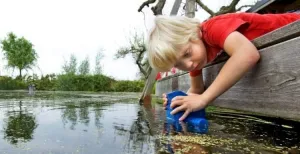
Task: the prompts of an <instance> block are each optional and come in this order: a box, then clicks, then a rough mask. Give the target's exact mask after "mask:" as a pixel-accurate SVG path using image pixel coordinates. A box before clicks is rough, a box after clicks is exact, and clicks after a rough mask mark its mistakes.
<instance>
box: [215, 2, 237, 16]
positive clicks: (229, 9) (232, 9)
mask: <svg viewBox="0 0 300 154" xmlns="http://www.w3.org/2000/svg"><path fill="white" fill-rule="evenodd" d="M239 2H240V0H232V1H231V3H230V4H229V5H228V6H222V7H221V8H220V10H219V11H218V12H217V13H216V14H215V16H217V15H220V14H226V13H232V12H236V9H235V6H236V5H237V4H238V3H239Z"/></svg>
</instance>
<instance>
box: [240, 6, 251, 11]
mask: <svg viewBox="0 0 300 154" xmlns="http://www.w3.org/2000/svg"><path fill="white" fill-rule="evenodd" d="M252 6H253V5H243V6H241V7H239V8H238V9H236V11H241V10H242V9H243V8H244V7H252Z"/></svg>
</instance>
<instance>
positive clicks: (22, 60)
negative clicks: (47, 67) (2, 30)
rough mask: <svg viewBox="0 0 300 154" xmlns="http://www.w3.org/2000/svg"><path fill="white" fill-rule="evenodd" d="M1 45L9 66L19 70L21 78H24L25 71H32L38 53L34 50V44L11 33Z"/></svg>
mask: <svg viewBox="0 0 300 154" xmlns="http://www.w3.org/2000/svg"><path fill="white" fill-rule="evenodd" d="M1 44H2V50H3V52H4V56H5V58H6V59H7V61H8V64H7V66H8V67H11V68H13V69H14V68H17V69H19V76H20V77H22V70H23V69H31V68H32V66H34V65H35V62H36V60H37V53H36V52H35V50H34V49H33V44H32V43H31V42H29V41H28V40H26V39H25V38H24V37H21V38H17V36H16V35H15V34H13V33H9V34H8V36H7V38H6V39H4V40H2V41H1Z"/></svg>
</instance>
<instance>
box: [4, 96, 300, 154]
mask: <svg viewBox="0 0 300 154" xmlns="http://www.w3.org/2000/svg"><path fill="white" fill-rule="evenodd" d="M1 95H4V96H1ZM18 95H19V96H18V97H17V98H15V97H14V94H11V93H7V92H6V93H5V94H1V92H0V128H1V129H2V130H0V145H1V146H0V153H108V154H109V153H114V154H116V153H147V154H148V153H162V154H163V153H179V152H180V153H191V154H192V153H251V151H252V152H256V153H259V152H261V153H287V152H291V151H292V150H294V151H296V152H299V151H297V150H299V146H300V127H299V123H297V122H291V121H287V120H282V121H280V119H272V118H265V117H259V116H249V115H245V114H240V113H238V114H235V113H225V112H222V111H216V112H211V113H208V114H207V118H208V120H209V123H210V126H209V132H208V134H206V135H198V134H193V133H191V132H187V131H186V129H183V132H176V131H170V130H168V129H167V123H166V122H165V118H166V117H165V111H164V110H163V108H162V107H161V105H158V104H153V103H151V102H150V103H144V104H143V105H142V106H141V105H139V103H138V97H137V96H139V95H138V94H135V93H128V94H120V93H116V94H115V93H100V94H97V93H85V94H83V93H64V92H63V93H59V92H55V93H54V94H53V93H52V94H51V93H50V92H45V95H43V93H41V92H37V93H36V95H35V96H32V97H26V96H25V95H28V94H27V93H25V92H24V94H23V93H19V94H18ZM20 100H22V101H20ZM183 128H185V127H183ZM16 145H21V146H16ZM292 148H293V149H292Z"/></svg>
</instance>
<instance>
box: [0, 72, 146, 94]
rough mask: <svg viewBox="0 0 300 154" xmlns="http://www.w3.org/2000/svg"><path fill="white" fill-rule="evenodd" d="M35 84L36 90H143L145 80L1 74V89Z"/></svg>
mask: <svg viewBox="0 0 300 154" xmlns="http://www.w3.org/2000/svg"><path fill="white" fill-rule="evenodd" d="M31 84H34V85H35V87H36V90H59V91H116V92H141V91H142V90H143V86H144V82H143V81H141V80H138V81H128V80H126V81H124V80H123V81H116V80H114V79H113V78H111V77H108V76H105V75H101V74H100V75H75V74H62V75H57V76H56V75H55V74H47V75H45V76H41V77H40V78H38V76H37V75H35V74H34V75H33V76H28V77H26V78H25V77H24V78H22V79H19V78H15V79H13V78H11V77H6V76H0V90H22V89H23V90H27V89H28V86H29V85H31Z"/></svg>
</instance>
